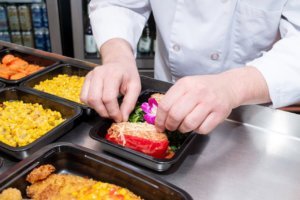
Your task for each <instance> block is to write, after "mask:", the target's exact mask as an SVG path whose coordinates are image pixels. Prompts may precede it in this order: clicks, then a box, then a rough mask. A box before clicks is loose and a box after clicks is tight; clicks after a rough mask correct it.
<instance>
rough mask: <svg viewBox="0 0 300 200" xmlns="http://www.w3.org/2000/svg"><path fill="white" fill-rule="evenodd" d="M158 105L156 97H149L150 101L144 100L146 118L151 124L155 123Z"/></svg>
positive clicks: (142, 106) (143, 107) (143, 106)
mask: <svg viewBox="0 0 300 200" xmlns="http://www.w3.org/2000/svg"><path fill="white" fill-rule="evenodd" d="M157 106H158V103H157V101H156V100H155V99H154V98H149V99H148V102H144V103H142V105H141V108H142V110H143V111H144V112H145V114H144V119H145V120H146V122H148V123H149V124H154V123H155V117H156V112H157Z"/></svg>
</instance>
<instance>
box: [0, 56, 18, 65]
mask: <svg viewBox="0 0 300 200" xmlns="http://www.w3.org/2000/svg"><path fill="white" fill-rule="evenodd" d="M15 59H16V57H15V56H13V55H11V54H7V55H5V56H4V57H3V58H2V63H3V64H9V63H10V62H12V61H13V60H15Z"/></svg>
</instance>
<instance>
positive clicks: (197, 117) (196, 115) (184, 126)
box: [178, 104, 211, 133]
mask: <svg viewBox="0 0 300 200" xmlns="http://www.w3.org/2000/svg"><path fill="white" fill-rule="evenodd" d="M210 111H211V110H210V109H209V107H207V106H204V105H203V104H198V105H197V106H196V107H195V108H194V109H193V110H192V111H191V112H190V113H189V114H188V115H187V116H186V117H185V118H184V120H183V122H182V123H181V124H180V126H179V128H178V130H179V131H180V132H181V133H187V132H190V131H193V130H196V129H197V128H198V127H200V126H201V124H202V123H203V121H204V120H205V119H206V117H207V116H208V115H209V113H210Z"/></svg>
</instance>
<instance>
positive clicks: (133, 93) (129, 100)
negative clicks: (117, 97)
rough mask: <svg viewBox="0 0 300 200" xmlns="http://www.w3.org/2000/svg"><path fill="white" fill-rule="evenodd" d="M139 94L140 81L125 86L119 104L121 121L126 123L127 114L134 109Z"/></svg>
mask: <svg viewBox="0 0 300 200" xmlns="http://www.w3.org/2000/svg"><path fill="white" fill-rule="evenodd" d="M140 92H141V84H140V81H138V82H132V83H129V84H128V85H127V86H126V91H125V94H124V98H123V100H122V104H121V113H122V116H123V121H128V117H129V114H130V113H131V112H132V110H133V109H134V107H135V105H136V101H137V99H138V97H139V94H140Z"/></svg>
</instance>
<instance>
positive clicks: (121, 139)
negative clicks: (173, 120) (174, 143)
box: [105, 122, 169, 158]
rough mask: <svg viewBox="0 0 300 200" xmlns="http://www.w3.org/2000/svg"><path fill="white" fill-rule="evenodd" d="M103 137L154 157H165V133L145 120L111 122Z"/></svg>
mask: <svg viewBox="0 0 300 200" xmlns="http://www.w3.org/2000/svg"><path fill="white" fill-rule="evenodd" d="M105 138H106V139H107V140H109V141H111V142H114V143H116V144H120V145H122V146H125V147H128V148H130V149H133V150H136V151H140V152H143V153H145V154H147V155H150V156H153V157H156V158H163V157H165V155H166V153H167V150H168V146H169V141H168V138H167V136H166V134H165V133H159V132H157V131H156V129H155V126H154V125H152V124H148V123H146V122H121V123H113V124H112V125H111V127H110V128H109V129H108V132H107V134H106V136H105Z"/></svg>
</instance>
